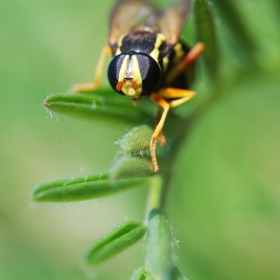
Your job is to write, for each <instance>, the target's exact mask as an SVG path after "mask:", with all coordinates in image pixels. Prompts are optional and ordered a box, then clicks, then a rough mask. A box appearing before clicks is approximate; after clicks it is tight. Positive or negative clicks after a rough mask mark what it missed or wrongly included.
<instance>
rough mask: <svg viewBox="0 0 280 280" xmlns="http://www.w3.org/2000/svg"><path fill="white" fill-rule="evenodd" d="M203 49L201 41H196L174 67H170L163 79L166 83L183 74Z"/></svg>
mask: <svg viewBox="0 0 280 280" xmlns="http://www.w3.org/2000/svg"><path fill="white" fill-rule="evenodd" d="M204 50H205V45H204V44H203V43H202V42H198V43H197V44H196V45H195V46H194V47H193V48H192V49H191V50H190V51H189V52H188V53H187V54H186V55H185V57H183V59H182V60H181V61H180V62H179V64H176V67H174V69H173V68H172V71H170V73H168V76H167V77H166V79H165V82H166V84H170V83H172V82H173V81H174V80H176V78H177V77H179V76H180V75H181V74H183V73H184V72H185V71H186V70H187V69H188V67H190V66H191V65H192V64H193V63H194V62H195V61H196V60H197V59H198V57H199V56H200V55H201V54H202V53H203V52H204Z"/></svg>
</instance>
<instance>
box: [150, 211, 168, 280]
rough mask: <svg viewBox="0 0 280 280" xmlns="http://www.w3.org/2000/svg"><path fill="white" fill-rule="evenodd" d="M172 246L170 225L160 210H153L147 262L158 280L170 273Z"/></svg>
mask: <svg viewBox="0 0 280 280" xmlns="http://www.w3.org/2000/svg"><path fill="white" fill-rule="evenodd" d="M171 245H172V237H171V232H170V225H169V223H168V221H167V219H166V217H165V215H164V214H163V213H162V212H161V211H160V210H158V209H153V210H152V211H151V212H150V215H149V227H148V233H147V260H148V264H149V267H150V268H151V271H152V273H153V274H154V276H155V278H156V279H157V277H158V278H159V279H161V278H160V277H163V276H164V275H168V273H169V269H170V266H171V264H172V260H171V256H172V255H171V254H172V252H171Z"/></svg>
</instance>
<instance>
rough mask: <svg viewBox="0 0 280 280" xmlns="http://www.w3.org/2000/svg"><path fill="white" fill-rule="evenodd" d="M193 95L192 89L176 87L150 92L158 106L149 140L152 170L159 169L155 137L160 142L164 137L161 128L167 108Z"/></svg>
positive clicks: (183, 101) (179, 103) (185, 100)
mask: <svg viewBox="0 0 280 280" xmlns="http://www.w3.org/2000/svg"><path fill="white" fill-rule="evenodd" d="M194 96H195V92H194V91H192V90H186V89H177V88H163V89H161V90H159V92H158V93H152V94H151V96H150V98H151V99H152V101H154V102H155V103H157V104H158V105H159V106H160V109H159V113H158V116H157V126H156V128H155V130H154V133H153V135H152V139H151V142H150V152H151V160H152V164H153V168H154V172H157V171H158V170H159V167H158V163H157V158H156V141H157V139H159V140H160V141H161V143H162V137H164V136H163V134H162V128H163V126H164V123H165V120H166V117H167V113H168V111H169V109H170V108H173V107H176V106H179V105H181V104H183V103H185V102H187V101H189V100H190V99H192V98H193V97H194ZM164 98H178V99H175V100H172V101H170V102H167V101H166V100H165V99H164ZM162 144H163V143H162ZM164 144H165V138H164Z"/></svg>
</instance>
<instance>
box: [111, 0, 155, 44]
mask: <svg viewBox="0 0 280 280" xmlns="http://www.w3.org/2000/svg"><path fill="white" fill-rule="evenodd" d="M159 16H160V11H159V10H158V9H157V8H156V7H155V6H153V5H152V4H150V3H148V2H146V1H140V0H119V1H118V2H117V4H116V5H115V7H114V8H113V10H112V12H111V16H110V32H109V40H108V41H109V44H110V45H114V44H117V42H118V40H119V38H120V37H121V36H122V35H123V34H126V33H129V32H130V31H131V30H132V29H133V28H135V27H137V26H141V25H145V26H149V27H151V26H153V25H156V24H157V22H158V17H159Z"/></svg>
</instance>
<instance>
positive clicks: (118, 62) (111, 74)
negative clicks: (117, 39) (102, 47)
mask: <svg viewBox="0 0 280 280" xmlns="http://www.w3.org/2000/svg"><path fill="white" fill-rule="evenodd" d="M125 56H126V54H120V55H117V56H115V57H114V58H113V59H112V61H111V62H110V64H109V67H108V73H107V75H108V80H109V83H110V85H111V87H112V88H113V89H114V90H115V91H116V92H118V93H120V94H123V93H122V91H118V90H117V89H116V86H117V84H118V79H119V72H120V69H121V66H122V63H123V60H124V58H125Z"/></svg>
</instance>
